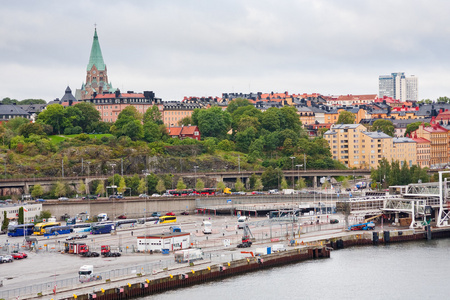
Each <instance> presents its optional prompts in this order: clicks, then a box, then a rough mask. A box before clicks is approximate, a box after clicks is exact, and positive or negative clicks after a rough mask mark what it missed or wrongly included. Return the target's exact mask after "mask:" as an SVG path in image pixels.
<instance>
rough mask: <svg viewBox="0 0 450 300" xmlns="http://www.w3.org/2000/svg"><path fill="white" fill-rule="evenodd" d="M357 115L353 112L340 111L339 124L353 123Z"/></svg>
mask: <svg viewBox="0 0 450 300" xmlns="http://www.w3.org/2000/svg"><path fill="white" fill-rule="evenodd" d="M355 119H356V116H355V114H353V113H352V112H349V111H346V110H343V111H341V112H340V113H339V118H338V120H337V124H353V123H355Z"/></svg>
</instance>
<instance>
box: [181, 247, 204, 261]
mask: <svg viewBox="0 0 450 300" xmlns="http://www.w3.org/2000/svg"><path fill="white" fill-rule="evenodd" d="M174 256H175V261H176V262H177V263H186V262H191V261H195V260H200V259H203V251H202V250H201V249H186V250H179V251H175V253H174Z"/></svg>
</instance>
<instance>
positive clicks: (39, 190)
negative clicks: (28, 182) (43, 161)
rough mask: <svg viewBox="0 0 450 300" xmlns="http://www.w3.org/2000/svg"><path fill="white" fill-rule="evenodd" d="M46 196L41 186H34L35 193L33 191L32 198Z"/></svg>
mask: <svg viewBox="0 0 450 300" xmlns="http://www.w3.org/2000/svg"><path fill="white" fill-rule="evenodd" d="M43 194H44V189H43V188H42V186H41V185H40V184H36V185H35V186H33V191H31V196H32V197H33V198H38V197H40V196H42V195H43Z"/></svg>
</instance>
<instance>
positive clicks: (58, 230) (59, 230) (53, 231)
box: [44, 225, 72, 236]
mask: <svg viewBox="0 0 450 300" xmlns="http://www.w3.org/2000/svg"><path fill="white" fill-rule="evenodd" d="M71 232H72V228H71V226H67V225H66V226H53V227H47V228H45V233H44V236H50V235H60V234H69V233H71Z"/></svg>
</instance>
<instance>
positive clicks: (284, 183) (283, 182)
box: [281, 177, 289, 190]
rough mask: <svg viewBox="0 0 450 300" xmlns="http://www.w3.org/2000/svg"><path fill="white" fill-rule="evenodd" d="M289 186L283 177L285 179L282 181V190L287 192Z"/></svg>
mask: <svg viewBox="0 0 450 300" xmlns="http://www.w3.org/2000/svg"><path fill="white" fill-rule="evenodd" d="M288 187H289V186H288V184H287V181H286V178H284V177H283V179H281V189H282V190H285V189H287V188H288Z"/></svg>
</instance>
